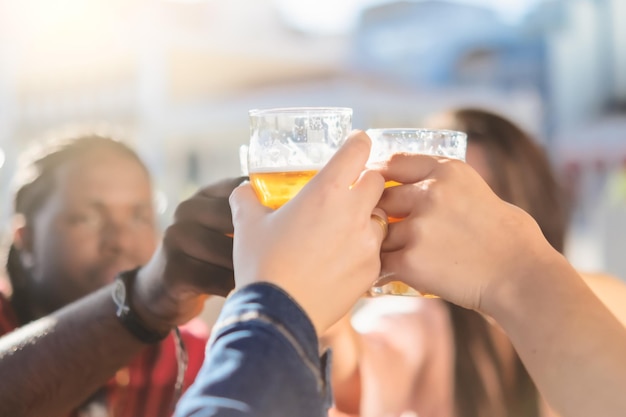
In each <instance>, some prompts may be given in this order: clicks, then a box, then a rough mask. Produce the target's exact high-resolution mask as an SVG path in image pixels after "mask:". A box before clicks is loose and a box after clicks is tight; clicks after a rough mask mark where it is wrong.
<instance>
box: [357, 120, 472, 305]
mask: <svg viewBox="0 0 626 417" xmlns="http://www.w3.org/2000/svg"><path fill="white" fill-rule="evenodd" d="M366 133H367V135H368V136H369V137H370V138H371V139H372V150H371V152H370V159H369V162H382V161H386V160H387V159H389V158H390V157H391V156H392V155H393V154H395V153H416V154H423V155H435V156H444V157H447V158H454V159H460V160H462V161H465V151H466V148H467V135H466V134H465V133H463V132H455V131H451V130H430V129H369V130H367V132H366ZM396 185H400V184H398V183H396V182H393V181H388V182H387V183H386V184H385V187H393V186H396ZM401 220H402V219H394V218H389V222H390V223H394V222H397V221H401ZM391 276H392V275H390V274H386V275H383V276H381V278H380V280H379V281H380V282H382V284H374V286H373V287H372V288H371V289H370V293H369V295H371V296H378V295H409V296H423V297H436V296H435V295H432V294H422V293H420V292H419V291H417V290H415V289H413V288H411V287H409V286H408V285H406V284H405V283H403V282H400V281H389V278H390V277H391Z"/></svg>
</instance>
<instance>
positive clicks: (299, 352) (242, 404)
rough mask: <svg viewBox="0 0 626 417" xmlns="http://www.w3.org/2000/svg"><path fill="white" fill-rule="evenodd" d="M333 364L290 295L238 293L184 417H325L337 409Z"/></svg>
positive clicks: (255, 290) (263, 289) (256, 288)
mask: <svg viewBox="0 0 626 417" xmlns="http://www.w3.org/2000/svg"><path fill="white" fill-rule="evenodd" d="M329 362H330V360H329V358H328V355H327V354H324V355H323V356H322V357H320V356H319V353H318V342H317V336H316V334H315V329H314V328H313V325H312V323H311V322H310V320H309V318H308V317H307V315H306V314H305V313H304V311H303V310H302V309H301V308H300V306H299V305H298V304H296V302H295V301H293V299H291V297H289V295H287V294H286V293H285V292H284V291H282V290H281V289H279V288H278V287H276V286H274V285H271V284H268V283H256V284H252V285H249V286H246V287H244V288H242V289H240V290H238V291H236V292H235V293H233V294H232V295H231V296H230V297H229V298H228V300H227V301H226V303H225V304H224V308H223V309H222V312H221V314H220V318H219V319H218V321H217V324H216V326H215V328H214V330H213V333H212V337H211V340H210V341H209V343H208V345H207V352H206V358H205V361H204V364H203V366H202V369H201V370H200V373H199V374H198V376H197V377H196V380H195V382H194V383H193V384H192V386H191V387H190V388H189V390H188V391H187V392H186V393H185V395H184V396H183V397H182V398H181V400H180V402H179V404H178V406H177V408H176V414H175V416H176V417H190V416H193V417H208V416H219V417H231V416H232V417H235V416H236V417H243V416H254V417H296V416H297V417H321V416H326V415H327V412H328V408H329V407H330V405H331V394H330V386H329V381H330V379H329V372H328V368H329Z"/></svg>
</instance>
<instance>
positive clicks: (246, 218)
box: [228, 182, 271, 228]
mask: <svg viewBox="0 0 626 417" xmlns="http://www.w3.org/2000/svg"><path fill="white" fill-rule="evenodd" d="M228 203H229V204H230V209H231V210H232V213H233V224H234V225H235V228H236V227H237V225H238V224H242V223H246V222H250V221H252V222H254V221H255V220H257V219H259V218H260V217H261V216H263V215H264V214H266V213H268V212H269V211H271V209H270V208H268V207H265V206H264V205H263V204H261V202H260V201H259V199H258V198H257V196H256V193H255V192H254V189H253V188H252V185H250V183H249V182H245V183H243V184H241V185H240V186H238V187H237V188H235V189H234V190H233V192H232V193H231V194H230V197H229V199H228Z"/></svg>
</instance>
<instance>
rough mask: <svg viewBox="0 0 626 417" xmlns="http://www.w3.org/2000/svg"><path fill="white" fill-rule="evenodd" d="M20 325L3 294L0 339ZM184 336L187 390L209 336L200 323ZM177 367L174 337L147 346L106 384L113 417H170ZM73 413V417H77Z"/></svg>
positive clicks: (0, 296)
mask: <svg viewBox="0 0 626 417" xmlns="http://www.w3.org/2000/svg"><path fill="white" fill-rule="evenodd" d="M17 327H19V326H18V322H17V317H16V315H15V312H14V310H13V308H12V307H11V304H10V302H9V301H8V300H7V298H6V297H5V296H4V295H3V294H2V293H0V336H2V335H4V334H6V333H9V332H10V331H12V330H14V329H16V328H17ZM180 330H181V335H182V338H183V341H184V343H185V347H186V348H187V352H188V354H189V363H188V367H187V372H186V374H185V380H184V381H185V382H184V389H187V387H189V385H190V384H191V383H192V382H193V380H194V379H195V377H196V375H197V373H198V371H199V370H200V367H201V366H202V361H203V360H204V349H205V345H206V341H207V339H208V334H207V331H206V327H205V326H204V324H203V323H202V322H201V321H199V320H194V321H192V322H190V323H189V324H187V325H185V326H183V327H182V328H181V329H180ZM177 371H178V364H177V362H176V348H175V344H174V337H173V336H172V335H170V336H169V337H168V338H167V339H165V340H164V341H163V342H161V343H159V344H158V345H154V346H149V347H146V348H145V349H144V350H143V351H142V352H141V353H140V354H139V355H137V356H136V357H135V358H134V359H133V361H132V362H131V363H130V364H129V365H128V366H127V367H125V368H122V369H120V370H119V371H117V373H116V374H115V377H113V378H112V379H111V380H110V381H109V382H108V383H107V385H106V404H107V408H108V413H109V416H110V417H169V416H171V415H172V410H173V404H172V401H173V394H174V385H175V381H176V374H177ZM77 415H78V414H77V412H74V413H72V415H71V416H72V417H74V416H77Z"/></svg>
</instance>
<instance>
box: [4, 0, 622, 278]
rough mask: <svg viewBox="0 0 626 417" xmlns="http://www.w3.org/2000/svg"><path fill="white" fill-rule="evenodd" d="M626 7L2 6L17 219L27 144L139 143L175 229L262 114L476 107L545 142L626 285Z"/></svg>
mask: <svg viewBox="0 0 626 417" xmlns="http://www.w3.org/2000/svg"><path fill="white" fill-rule="evenodd" d="M623 16H626V1H624V0H532V1H531V0H517V1H514V0H500V1H498V0H457V1H453V0H447V1H444V0H439V1H437V0H422V1H417V0H416V1H385V0H378V1H376V0H345V1H336V0H335V1H333V0H195V1H194V0H186V1H184V0H178V1H175V0H169V1H168V0H0V147H1V148H2V154H1V155H0V156H2V157H1V158H0V161H2V162H3V163H4V165H3V166H2V168H1V169H0V193H1V195H2V202H3V204H2V206H1V207H0V218H1V219H2V221H3V224H8V221H9V219H8V213H9V207H10V202H11V191H10V181H11V176H12V173H13V172H14V169H15V166H16V163H17V161H16V158H17V155H18V153H19V152H20V151H22V150H23V149H25V148H26V147H28V146H30V145H31V144H32V143H33V142H36V141H40V140H44V139H45V138H47V137H50V136H55V135H65V134H70V133H72V132H77V131H87V130H89V131H97V132H102V133H106V134H114V135H116V136H120V137H122V138H125V139H127V140H128V141H130V142H131V143H133V144H134V145H135V146H136V147H137V149H138V150H139V152H140V154H141V155H142V157H143V158H144V160H145V161H146V162H147V163H148V165H149V168H150V169H151V171H152V172H153V174H154V176H155V180H156V181H155V182H156V186H157V188H158V190H159V197H160V198H159V203H160V206H159V207H160V208H161V214H162V221H163V223H164V224H165V223H167V222H168V221H169V219H170V216H171V211H172V209H173V208H174V207H175V205H176V203H177V202H178V201H180V200H181V199H182V198H185V197H187V196H188V195H189V194H190V193H191V192H192V191H193V190H194V189H195V188H196V187H197V186H199V185H201V184H204V183H207V182H210V181H213V180H215V179H218V178H221V177H225V176H235V175H238V174H239V171H240V166H239V160H238V147H239V146H240V145H241V144H244V143H246V141H247V140H248V118H247V112H248V110H249V109H251V108H262V107H275V106H318V105H320V106H321V105H324V106H347V107H352V108H353V109H354V114H355V117H354V126H355V127H359V128H366V127H380V126H419V125H420V124H421V123H423V121H424V119H425V118H426V117H427V116H428V115H429V114H432V113H434V112H437V111H440V110H443V109H447V108H450V107H454V106H462V105H472V106H480V107H484V108H488V109H492V110H495V111H498V112H500V113H503V114H504V115H506V116H508V117H510V118H512V119H513V120H514V121H516V122H518V123H520V124H521V125H522V126H523V127H525V128H526V129H527V130H529V131H530V132H532V133H533V134H535V135H536V136H537V139H538V140H539V141H541V142H542V143H543V144H544V145H545V146H546V147H547V149H548V151H549V152H550V155H551V157H552V159H553V162H554V163H555V166H556V167H557V168H558V170H559V173H560V174H561V175H562V177H563V179H564V181H566V184H567V186H568V188H569V190H570V192H571V195H572V196H573V199H574V200H573V201H574V203H575V213H574V216H573V218H572V228H571V233H570V239H569V244H568V255H569V257H570V259H571V261H572V262H573V263H574V264H575V265H577V266H579V267H580V268H584V269H601V270H605V271H608V272H612V273H614V274H617V275H618V276H620V277H621V278H626V171H625V168H626V26H624V25H621V24H619V22H618V20H620V19H621V17H623Z"/></svg>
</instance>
